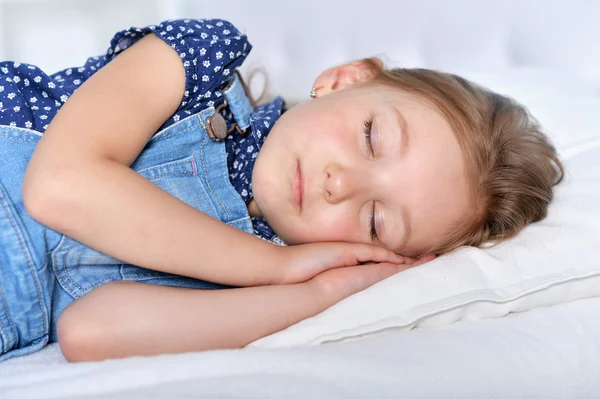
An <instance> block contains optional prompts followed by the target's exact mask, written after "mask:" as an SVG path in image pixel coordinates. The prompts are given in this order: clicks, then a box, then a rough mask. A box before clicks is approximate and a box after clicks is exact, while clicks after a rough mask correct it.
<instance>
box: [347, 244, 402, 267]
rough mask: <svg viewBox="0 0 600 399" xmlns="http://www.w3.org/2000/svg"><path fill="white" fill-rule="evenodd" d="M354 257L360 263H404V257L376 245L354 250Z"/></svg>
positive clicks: (359, 246) (359, 247) (362, 246)
mask: <svg viewBox="0 0 600 399" xmlns="http://www.w3.org/2000/svg"><path fill="white" fill-rule="evenodd" d="M354 256H355V257H356V260H357V261H358V262H377V263H381V262H389V263H395V264H401V263H404V257H403V256H400V255H398V254H396V253H394V252H392V251H389V250H387V249H385V248H381V247H378V246H376V245H367V244H362V245H358V246H356V247H355V249H354Z"/></svg>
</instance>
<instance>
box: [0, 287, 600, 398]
mask: <svg viewBox="0 0 600 399" xmlns="http://www.w3.org/2000/svg"><path fill="white" fill-rule="evenodd" d="M598 314H600V298H591V299H584V300H580V301H575V302H569V303H565V304H561V305H555V306H552V307H547V308H538V309H534V310H531V311H528V312H525V313H519V314H512V315H510V316H507V317H504V318H502V319H493V320H479V321H470V322H462V323H457V324H454V325H451V326H446V327H444V328H438V329H435V328H425V329H418V330H412V331H404V332H403V331H387V332H384V333H379V334H377V335H375V336H372V337H369V338H365V339H361V340H357V341H352V342H339V343H331V344H325V345H321V346H312V347H303V348H289V349H273V350H264V349H245V350H228V351H213V352H205V353H189V354H182V355H163V356H156V357H148V358H142V357H139V358H131V359H126V360H119V361H105V362H98V363H85V364H67V363H65V362H64V359H63V358H62V356H61V355H60V352H59V351H58V349H57V347H56V346H55V345H52V346H50V347H48V348H46V349H44V350H43V351H41V352H39V353H37V354H34V355H32V356H29V357H26V358H17V359H13V360H9V361H8V362H6V363H5V364H4V365H2V367H0V397H2V398H3V399H9V398H19V399H23V398H71V397H85V398H91V397H94V398H100V397H102V398H137V397H168V398H178V397H189V396H198V397H219V398H277V399H280V398H399V397H405V398H446V399H450V398H488V399H495V398H498V399H506V398H543V399H552V398H569V399H577V398H598V397H600V378H598V376H600V318H599V317H597V315H598ZM49 365H52V366H51V367H49Z"/></svg>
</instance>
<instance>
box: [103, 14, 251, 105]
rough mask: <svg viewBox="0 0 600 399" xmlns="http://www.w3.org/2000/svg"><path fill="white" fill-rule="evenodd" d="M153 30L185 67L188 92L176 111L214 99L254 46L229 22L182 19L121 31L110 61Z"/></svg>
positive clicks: (115, 39) (117, 36)
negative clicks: (215, 93) (216, 90)
mask: <svg viewBox="0 0 600 399" xmlns="http://www.w3.org/2000/svg"><path fill="white" fill-rule="evenodd" d="M151 32H153V33H154V34H155V35H156V36H158V37H159V38H161V39H162V40H164V41H165V42H166V43H167V44H168V45H170V46H171V47H172V48H173V49H174V50H175V51H177V54H179V57H180V58H181V60H182V62H183V66H184V67H185V75H186V83H185V93H184V96H183V99H182V102H181V104H180V106H179V108H178V109H177V111H176V113H177V112H180V111H183V110H188V109H191V108H192V107H194V106H195V105H196V104H198V103H199V102H200V101H202V100H203V99H205V98H210V96H211V92H212V91H214V89H215V87H216V86H218V85H219V84H221V83H222V82H223V81H224V80H225V79H227V78H228V76H230V75H231V74H232V73H233V71H234V69H235V68H237V67H239V66H240V65H241V64H242V62H243V61H244V59H245V58H246V56H247V55H248V53H249V52H250V50H251V49H252V45H251V44H250V43H249V42H248V39H247V37H246V35H245V34H243V33H241V32H240V31H239V30H238V29H237V28H236V27H235V26H233V24H231V23H230V22H228V21H224V20H220V19H200V20H198V19H180V20H169V21H165V22H162V23H160V24H158V25H150V26H147V27H144V28H135V27H132V28H129V29H126V30H123V31H121V32H119V33H117V34H116V35H115V36H114V37H113V39H112V40H111V42H110V47H109V49H108V51H107V54H106V60H107V62H109V61H111V60H112V59H114V58H115V57H116V56H117V55H118V54H119V53H120V52H121V51H123V50H125V49H126V48H128V47H129V46H131V45H133V44H134V43H135V42H137V41H138V40H139V39H141V38H142V37H144V36H145V35H147V34H148V33H151Z"/></svg>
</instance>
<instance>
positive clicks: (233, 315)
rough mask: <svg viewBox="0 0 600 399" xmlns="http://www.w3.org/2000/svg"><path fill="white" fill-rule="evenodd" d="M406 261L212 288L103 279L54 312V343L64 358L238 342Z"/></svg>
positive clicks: (316, 309) (307, 313)
mask: <svg viewBox="0 0 600 399" xmlns="http://www.w3.org/2000/svg"><path fill="white" fill-rule="evenodd" d="M406 267H407V266H398V265H393V264H386V263H381V264H375V265H369V266H354V267H349V268H343V269H334V270H329V271H327V272H325V273H322V274H320V275H318V276H317V277H315V278H314V279H312V280H310V281H307V282H304V283H299V284H290V285H270V286H263V287H248V288H237V289H228V290H216V291H204V290H192V289H186V288H175V287H163V286H155V285H149V284H142V283H133V282H114V283H109V284H106V285H103V286H101V287H99V288H96V289H95V290H93V291H92V292H90V293H89V294H87V295H86V296H84V297H82V298H79V299H77V300H76V301H75V302H73V303H72V304H71V305H69V307H67V309H66V310H65V311H64V312H63V314H61V315H60V318H59V321H58V335H59V344H60V347H61V350H62V352H63V354H64V356H65V357H66V358H67V360H69V361H91V360H103V359H107V358H120V357H127V356H136V355H144V356H149V355H157V354H161V353H181V352H189V351H201V350H210V349H226V348H241V347H243V346H245V345H247V344H248V343H250V342H252V341H254V340H256V339H258V338H261V337H263V336H266V335H268V334H271V333H274V332H276V331H279V330H282V329H284V328H286V327H288V326H290V325H292V324H294V323H297V322H299V321H300V320H302V319H305V318H307V317H311V316H314V315H316V314H317V313H320V312H322V311H323V310H325V309H327V308H328V307H330V306H332V305H333V304H335V303H336V302H338V301H340V300H341V299H343V298H345V297H347V296H349V295H352V294H354V293H356V292H358V291H361V290H363V289H365V288H367V287H369V286H371V285H372V284H375V283H376V282H378V281H380V280H382V279H384V278H386V277H389V276H391V275H392V274H394V273H397V272H398V271H400V270H402V269H405V268H406Z"/></svg>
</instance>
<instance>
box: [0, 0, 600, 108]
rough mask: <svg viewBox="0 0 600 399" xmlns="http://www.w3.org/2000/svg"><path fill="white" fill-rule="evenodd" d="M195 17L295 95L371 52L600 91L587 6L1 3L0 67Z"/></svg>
mask: <svg viewBox="0 0 600 399" xmlns="http://www.w3.org/2000/svg"><path fill="white" fill-rule="evenodd" d="M203 17H205V18H207V17H220V18H224V19H229V20H230V21H232V22H233V23H234V24H235V25H236V26H237V27H238V28H239V29H240V30H241V31H243V32H245V33H247V34H248V37H249V39H250V41H251V43H252V44H253V45H254V49H253V50H252V53H251V55H250V57H249V58H248V60H247V62H246V64H245V65H244V69H246V71H247V70H248V69H253V68H256V67H260V68H263V69H264V70H265V71H266V72H267V73H268V76H269V80H270V83H271V92H274V93H284V94H286V95H291V96H293V97H295V98H305V97H307V96H308V92H309V90H310V87H311V85H312V81H313V79H314V78H315V77H316V76H317V74H318V73H319V72H320V71H322V70H323V69H326V68H327V67H330V66H332V65H335V64H339V63H341V62H345V61H348V60H352V59H358V58H362V57H367V56H372V55H378V56H381V57H382V59H383V60H384V61H386V62H387V63H388V64H391V65H394V66H424V67H431V68H439V69H443V70H447V71H453V72H459V73H460V72H479V71H484V72H493V71H498V70H504V69H507V68H541V69H548V70H553V71H559V72H564V73H566V74H571V75H576V76H580V77H582V78H585V79H586V80H587V81H589V82H590V83H591V84H593V85H595V87H596V89H597V93H599V94H600V43H599V42H600V22H599V21H600V1H596V0H569V1H566V0H507V1H502V0H455V1H444V0H368V1H364V0H361V1H354V0H321V1H318V0H302V1H285V0H279V1H274V0H252V1H243V0H237V1H234V0H210V1H207V0H0V60H18V61H22V62H28V63H33V64H36V65H39V66H40V67H42V68H43V69H45V70H46V71H48V72H54V71H56V70H58V69H62V68H66V67H70V66H77V65H80V64H82V63H83V62H84V61H85V59H86V58H87V57H88V56H90V55H97V54H102V53H103V52H104V51H105V49H106V48H107V46H108V43H109V41H110V39H111V37H112V36H113V34H114V33H115V32H117V31H118V30H121V29H123V28H126V27H129V26H141V25H148V24H152V23H157V22H159V21H162V20H164V19H169V18H203Z"/></svg>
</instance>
